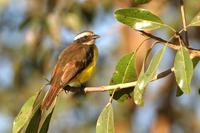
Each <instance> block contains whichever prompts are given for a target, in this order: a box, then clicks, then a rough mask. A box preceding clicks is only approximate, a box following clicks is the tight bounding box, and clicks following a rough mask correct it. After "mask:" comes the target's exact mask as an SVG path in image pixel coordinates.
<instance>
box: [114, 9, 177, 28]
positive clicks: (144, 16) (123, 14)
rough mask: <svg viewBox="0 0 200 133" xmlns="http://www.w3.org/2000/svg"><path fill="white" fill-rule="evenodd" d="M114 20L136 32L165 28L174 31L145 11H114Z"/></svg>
mask: <svg viewBox="0 0 200 133" xmlns="http://www.w3.org/2000/svg"><path fill="white" fill-rule="evenodd" d="M115 18H116V19H117V20H118V21H119V22H121V23H123V24H126V25H128V26H130V27H132V28H134V29H136V30H154V29H158V28H161V27H167V28H169V29H171V30H173V31H175V30H174V29H173V28H172V27H170V26H168V25H166V24H164V23H163V22H162V20H161V19H160V18H159V17H158V16H156V15H154V14H153V13H151V12H150V11H147V10H145V9H139V8H125V9H119V10H116V11H115Z"/></svg>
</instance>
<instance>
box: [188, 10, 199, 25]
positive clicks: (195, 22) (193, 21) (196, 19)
mask: <svg viewBox="0 0 200 133" xmlns="http://www.w3.org/2000/svg"><path fill="white" fill-rule="evenodd" d="M189 26H200V12H199V13H198V14H197V15H196V16H195V17H194V18H193V19H192V21H191V22H190V24H189V25H188V27H189Z"/></svg>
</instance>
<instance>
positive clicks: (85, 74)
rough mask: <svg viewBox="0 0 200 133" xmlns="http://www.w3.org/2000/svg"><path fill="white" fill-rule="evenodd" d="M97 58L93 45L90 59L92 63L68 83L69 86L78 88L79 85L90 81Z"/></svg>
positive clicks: (96, 51)
mask: <svg viewBox="0 0 200 133" xmlns="http://www.w3.org/2000/svg"><path fill="white" fill-rule="evenodd" d="M97 57H98V49H97V47H96V46H95V45H94V57H93V59H92V62H91V63H90V64H89V65H88V66H87V67H86V68H85V69H84V70H83V71H82V72H81V73H79V74H78V75H77V76H76V77H74V78H73V79H72V80H71V81H70V83H69V85H70V86H79V85H80V84H82V83H85V82H86V81H88V80H89V79H90V77H91V76H92V74H93V72H94V70H95V67H96V62H97Z"/></svg>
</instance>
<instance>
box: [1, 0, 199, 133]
mask: <svg viewBox="0 0 200 133" xmlns="http://www.w3.org/2000/svg"><path fill="white" fill-rule="evenodd" d="M185 2H186V3H185V4H186V15H187V20H188V22H189V21H190V20H191V18H192V17H194V16H195V15H196V14H197V12H198V11H200V4H199V3H200V0H190V1H189V0H188V1H185ZM125 7H142V8H146V9H149V10H151V11H152V12H153V13H154V14H156V15H158V16H161V19H162V20H163V21H164V22H166V23H167V24H170V25H172V26H173V27H174V28H175V29H177V30H180V29H181V25H182V22H181V15H180V8H179V0H159V1H158V0H152V1H151V2H150V3H148V4H145V5H142V6H141V5H136V4H134V1H133V0H101V1H99V0H0V125H1V126H0V132H1V133H8V132H11V130H12V122H13V120H14V118H15V117H16V115H17V114H18V112H19V111H20V109H21V107H22V105H23V104H24V103H25V101H26V100H27V99H28V98H29V97H30V96H32V95H34V94H35V93H36V92H37V91H38V90H39V89H40V88H41V87H42V86H43V85H44V84H45V83H47V81H46V79H50V76H51V71H52V68H53V66H54V65H55V63H56V60H57V57H58V54H59V53H60V51H61V50H62V49H64V48H65V47H66V46H67V45H68V44H69V43H70V42H72V41H73V37H74V36H75V35H76V34H77V33H79V32H81V31H84V30H91V31H94V32H95V33H96V34H99V35H100V36H101V38H100V39H99V40H97V42H96V43H97V47H98V48H99V54H100V56H99V60H98V64H97V69H96V72H95V74H94V76H93V78H92V79H91V80H90V81H89V82H88V84H87V86H100V85H108V84H109V81H110V78H111V77H112V73H113V72H114V69H115V65H116V63H117V62H118V60H119V59H120V57H122V56H123V55H125V54H127V53H130V52H132V51H134V50H135V49H136V48H137V46H138V45H139V44H140V43H141V42H142V41H143V40H144V39H145V38H146V37H144V36H142V35H141V34H140V33H138V32H135V31H134V30H132V29H131V28H129V27H128V26H125V25H122V24H120V23H118V22H117V21H116V19H115V18H114V14H113V12H114V10H115V9H118V8H125ZM199 33H200V28H199V27H195V28H191V29H190V30H189V37H190V39H189V41H190V44H191V47H193V48H200V34H199ZM154 34H155V35H159V36H160V37H162V38H164V39H168V38H170V36H171V35H172V33H170V32H169V31H166V29H162V30H157V31H155V32H154ZM145 43H146V44H145V45H143V47H142V48H141V49H140V50H139V52H138V54H137V72H138V73H139V71H140V69H141V63H142V61H143V59H144V56H145V53H146V51H147V50H148V48H149V47H150V46H151V43H152V41H148V42H145ZM160 47H161V45H157V46H156V47H155V48H154V49H153V52H152V53H151V54H150V57H152V55H153V54H154V52H155V51H156V50H157V49H159V48H160ZM174 54H175V51H173V50H171V49H168V50H167V52H166V54H165V57H164V59H163V61H162V62H161V65H160V68H159V70H158V72H161V71H164V70H166V69H168V68H170V67H171V66H172V65H173V59H174ZM191 87H192V92H191V94H189V95H183V96H181V97H176V83H175V82H174V75H172V74H171V75H169V76H167V77H166V78H163V79H160V80H158V81H154V82H152V83H151V84H149V85H148V87H147V88H146V92H145V96H144V97H145V105H144V107H136V106H135V104H134V103H133V101H132V100H131V99H130V100H128V101H126V102H125V103H117V102H114V103H113V106H114V113H115V117H114V119H115V129H116V133H171V132H172V133H183V132H184V133H191V132H192V133H199V132H200V102H199V101H200V96H199V88H200V63H199V64H198V65H197V66H196V68H195V72H194V76H193V80H192V84H191ZM108 100H109V95H108V93H106V92H103V93H90V94H86V95H85V96H77V95H71V94H67V95H66V94H65V93H62V94H61V95H60V97H59V99H58V102H57V106H56V109H55V112H54V114H53V117H52V121H51V124H50V129H49V133H71V132H74V133H94V132H95V125H96V120H97V118H98V115H99V113H100V112H101V110H102V109H103V107H104V106H105V105H106V104H107V102H108Z"/></svg>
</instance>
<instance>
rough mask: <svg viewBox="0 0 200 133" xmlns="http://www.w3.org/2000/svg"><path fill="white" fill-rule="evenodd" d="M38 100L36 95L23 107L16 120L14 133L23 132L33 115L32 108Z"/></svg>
mask: <svg viewBox="0 0 200 133" xmlns="http://www.w3.org/2000/svg"><path fill="white" fill-rule="evenodd" d="M35 99H36V95H35V96H32V97H30V98H29V99H28V100H27V102H26V103H25V104H24V105H23V107H22V108H21V111H20V112H19V114H18V115H17V117H16V118H15V120H14V122H13V130H12V132H13V133H19V132H21V131H22V129H23V128H24V126H25V125H26V123H27V122H28V121H29V119H30V117H31V115H32V106H33V104H34V101H35Z"/></svg>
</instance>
